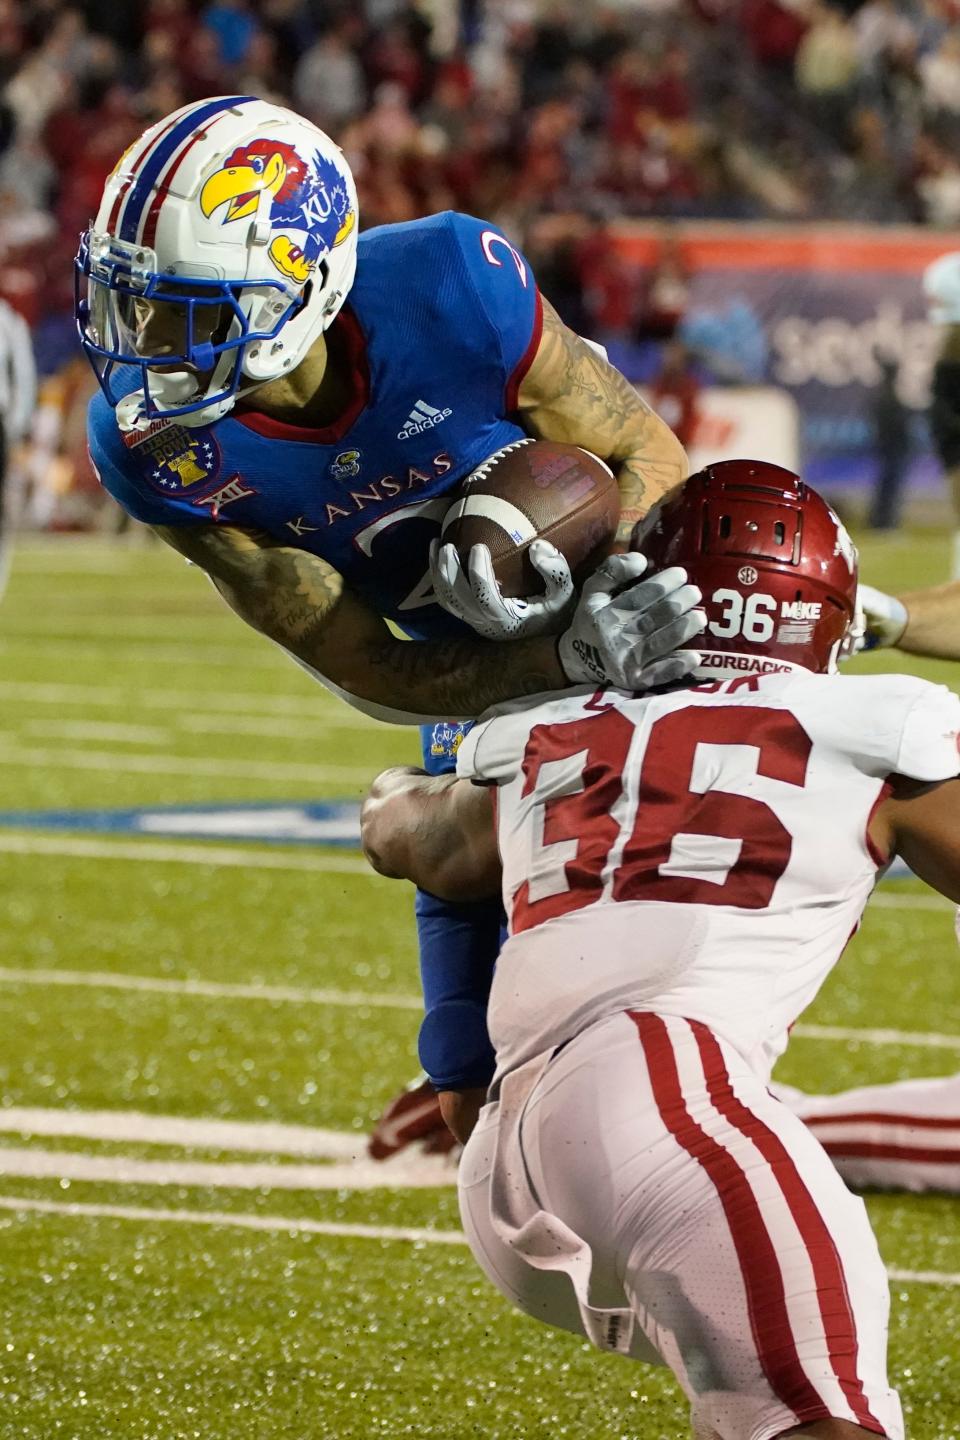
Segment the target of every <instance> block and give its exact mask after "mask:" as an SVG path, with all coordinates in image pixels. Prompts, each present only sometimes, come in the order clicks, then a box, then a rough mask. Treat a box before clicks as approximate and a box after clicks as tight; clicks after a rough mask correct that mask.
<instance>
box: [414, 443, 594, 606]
mask: <svg viewBox="0 0 960 1440" xmlns="http://www.w3.org/2000/svg"><path fill="white" fill-rule="evenodd" d="M619 519H620V492H619V490H618V488H617V481H616V477H615V475H614V474H613V471H612V470H611V469H610V468H609V466H607V465H605V464H604V463H603V461H602V460H598V459H597V457H596V456H595V455H591V454H590V452H589V450H581V449H580V447H579V446H578V445H561V444H558V443H555V442H554V441H552V440H532V439H530V440H517V441H515V442H514V444H512V445H506V446H504V448H503V449H502V450H497V451H495V452H494V454H492V455H491V456H490V457H489V458H488V459H487V460H485V461H484V462H483V464H482V465H478V466H477V468H476V470H474V471H473V472H472V473H471V474H470V475H468V476H467V478H466V479H465V480H464V481H463V483H462V484H461V486H460V489H459V491H458V493H457V498H456V499H455V500H454V502H453V504H452V505H451V506H450V509H449V510H448V511H447V513H446V515H445V516H444V519H443V525H442V527H441V532H440V535H441V541H442V542H443V543H452V544H454V545H456V547H457V552H458V554H459V556H460V560H461V562H462V563H463V564H464V566H465V565H466V561H467V556H468V555H469V553H470V550H471V548H472V547H473V546H474V545H486V546H487V547H488V548H489V550H490V557H491V559H492V561H493V569H494V574H495V575H496V577H497V581H498V582H499V585H500V590H501V593H502V594H503V595H505V596H513V597H517V596H527V595H542V594H543V589H544V585H543V581H542V579H541V578H540V576H539V575H538V574H537V572H536V570H535V569H534V568H533V566H532V565H531V563H530V557H529V555H528V553H527V552H528V550H529V547H530V541H531V540H536V539H537V538H538V537H540V538H542V539H544V540H549V541H550V542H551V544H553V545H555V546H556V547H557V549H558V550H559V551H561V553H562V554H563V555H564V556H565V557H566V560H567V563H568V564H569V566H570V569H571V570H572V572H573V576H574V579H575V580H576V581H578V582H579V581H581V580H583V579H584V578H585V577H586V575H588V574H589V573H590V571H591V570H592V569H593V568H594V566H595V565H596V564H598V563H599V561H600V560H602V559H603V557H604V555H606V553H607V551H608V550H609V548H610V545H611V543H612V541H613V537H614V535H615V533H616V529H617V524H618V521H619Z"/></svg>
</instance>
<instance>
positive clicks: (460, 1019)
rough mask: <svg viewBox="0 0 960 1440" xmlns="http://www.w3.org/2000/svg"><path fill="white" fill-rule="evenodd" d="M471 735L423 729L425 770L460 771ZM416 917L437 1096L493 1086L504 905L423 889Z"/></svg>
mask: <svg viewBox="0 0 960 1440" xmlns="http://www.w3.org/2000/svg"><path fill="white" fill-rule="evenodd" d="M469 729H470V726H469V724H452V723H450V722H447V721H443V722H441V723H440V724H438V725H425V726H423V727H422V730H421V738H422V742H423V763H424V767H425V768H426V770H427V771H428V772H429V773H430V774H431V775H445V774H449V773H450V772H451V771H453V770H455V769H456V764H457V747H458V746H459V744H460V741H461V740H462V738H463V736H464V735H465V734H466V732H467V731H468V730H469ZM416 915H417V933H418V936H419V940H420V981H421V984H422V986H423V1002H424V1010H425V1012H426V1013H425V1015H424V1019H423V1024H422V1025H421V1027H420V1041H419V1049H420V1063H421V1065H422V1066H423V1068H424V1070H426V1072H427V1074H428V1075H429V1076H430V1079H431V1080H432V1081H433V1083H434V1085H435V1086H436V1087H437V1089H438V1090H462V1089H466V1088H468V1087H471V1086H475V1085H486V1084H487V1083H488V1081H489V1080H490V1077H491V1076H492V1075H493V1047H492V1046H491V1044H490V1037H489V1035H488V1034H487V997H488V995H489V994H490V982H491V980H492V978H493V967H494V965H495V964H496V959H497V955H498V953H499V950H500V945H501V942H502V938H503V909H502V907H501V905H500V901H499V899H493V900H476V901H471V902H469V903H466V904H457V903H454V902H453V901H450V900H439V899H437V897H436V896H435V895H430V894H428V893H427V891H425V890H418V891H417V900H416Z"/></svg>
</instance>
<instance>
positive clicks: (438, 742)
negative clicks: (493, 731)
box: [430, 720, 470, 760]
mask: <svg viewBox="0 0 960 1440" xmlns="http://www.w3.org/2000/svg"><path fill="white" fill-rule="evenodd" d="M469 729H470V722H469V721H468V720H463V721H460V722H458V723H456V724H453V723H451V722H450V721H448V720H441V721H440V723H439V725H434V727H433V734H432V735H431V737H430V754H431V755H434V756H436V757H437V759H445V760H455V759H456V758H457V751H458V750H459V749H460V746H461V744H462V742H463V737H464V735H466V733H467V731H468V730H469Z"/></svg>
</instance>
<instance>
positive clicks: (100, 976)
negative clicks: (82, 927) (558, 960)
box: [0, 966, 960, 1129]
mask: <svg viewBox="0 0 960 1440" xmlns="http://www.w3.org/2000/svg"><path fill="white" fill-rule="evenodd" d="M0 985H67V986H74V985H75V986H79V987H81V988H87V989H90V990H101V989H103V990H142V991H148V992H152V993H153V994H158V995H204V996H207V997H208V998H209V999H220V1000H259V1001H260V1002H261V1003H262V1004H268V1003H273V1002H275V1001H289V1002H290V1003H291V1004H294V1005H321V1006H326V1005H339V1006H345V1007H346V1008H348V1009H351V1010H352V1009H355V1008H362V1007H363V1006H368V1007H369V1008H371V1009H375V1010H414V1011H417V1012H419V1011H421V1010H422V1009H423V1002H422V1000H420V999H419V997H417V996H415V995H377V994H374V995H368V994H367V993H366V991H364V990H321V989H315V988H312V987H303V988H301V987H300V986H297V985H257V984H249V985H230V984H226V983H222V982H220V981H214V980H164V979H160V978H159V977H156V976H153V975H116V974H113V973H112V972H105V971H100V970H17V969H11V968H9V967H7V966H3V967H0ZM957 1043H958V1044H960V1041H958V1042H957ZM5 1113H6V1112H5V1111H3V1110H2V1109H0V1129H2V1125H3V1116H4V1114H5Z"/></svg>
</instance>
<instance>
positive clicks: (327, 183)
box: [200, 139, 357, 285]
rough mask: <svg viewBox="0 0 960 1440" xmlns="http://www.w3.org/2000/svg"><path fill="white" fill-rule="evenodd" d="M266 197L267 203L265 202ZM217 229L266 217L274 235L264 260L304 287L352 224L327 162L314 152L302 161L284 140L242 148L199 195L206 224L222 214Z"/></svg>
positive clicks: (339, 179)
mask: <svg viewBox="0 0 960 1440" xmlns="http://www.w3.org/2000/svg"><path fill="white" fill-rule="evenodd" d="M265 195H266V196H267V197H268V203H267V202H265V201H264V198H263V197H264V196H265ZM224 206H225V207H226V209H225V210H224V212H223V215H222V218H221V221H220V223H221V225H230V224H232V223H233V221H234V220H249V219H250V218H251V217H253V216H256V217H260V218H262V217H263V215H264V212H266V214H267V215H268V217H269V220H270V227H271V229H272V230H274V231H276V232H277V233H276V234H275V235H274V237H273V239H272V240H271V241H270V248H269V255H270V259H271V260H272V262H273V264H274V265H275V266H276V268H277V270H278V271H279V272H280V274H281V275H283V276H284V277H285V278H286V279H288V280H293V281H294V282H295V283H296V284H298V285H303V284H305V283H306V281H307V280H308V279H309V278H310V274H311V272H312V271H313V269H314V267H315V266H316V263H317V261H318V260H319V259H320V257H321V256H322V255H325V254H326V253H327V251H328V250H332V249H333V248H334V246H336V245H340V244H341V243H342V242H343V241H344V240H346V238H347V236H348V235H349V234H350V232H351V231H352V230H353V227H354V225H355V224H356V223H357V216H356V211H355V210H353V209H352V208H351V205H350V197H349V195H348V194H347V187H346V183H345V181H344V178H343V176H342V175H341V174H340V172H339V170H338V169H337V167H336V165H335V164H334V163H333V161H332V160H327V159H325V158H324V157H323V156H322V155H321V154H320V153H319V152H316V153H315V154H314V156H313V159H312V160H311V161H309V162H308V161H305V160H304V159H303V158H302V157H301V156H300V155H298V153H297V151H296V150H295V149H294V148H293V146H292V145H288V144H286V142H285V141H283V140H267V139H264V140H254V141H252V142H251V143H250V144H249V145H241V146H240V148H239V149H237V150H234V152H233V154H232V155H229V156H228V157H227V159H226V160H225V161H224V163H223V165H222V166H221V168H220V169H219V170H217V171H216V172H215V173H214V174H213V175H211V176H210V178H209V180H207V182H206V183H205V185H204V187H203V189H202V190H201V191H200V209H201V210H202V211H203V213H204V215H206V216H207V217H208V218H209V217H210V216H212V215H213V214H214V213H215V212H217V211H219V210H221V209H223V207H224Z"/></svg>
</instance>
